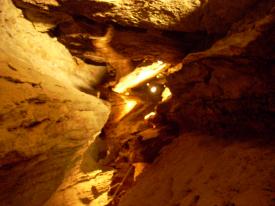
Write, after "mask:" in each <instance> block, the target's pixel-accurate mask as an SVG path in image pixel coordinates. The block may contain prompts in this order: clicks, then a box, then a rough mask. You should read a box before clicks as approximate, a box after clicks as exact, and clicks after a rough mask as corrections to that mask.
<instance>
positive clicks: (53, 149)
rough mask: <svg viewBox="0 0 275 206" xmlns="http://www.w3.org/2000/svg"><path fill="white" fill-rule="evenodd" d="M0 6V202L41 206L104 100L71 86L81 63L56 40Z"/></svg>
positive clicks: (7, 4) (97, 126)
mask: <svg viewBox="0 0 275 206" xmlns="http://www.w3.org/2000/svg"><path fill="white" fill-rule="evenodd" d="M0 10H1V14H0V19H1V28H0V37H1V42H0V88H1V89H0V183H1V188H0V205H3V206H7V205H28V206H31V205H42V204H43V203H44V202H45V201H46V200H47V199H49V198H50V196H51V195H52V194H53V193H54V192H55V190H56V189H57V188H58V186H59V185H60V184H61V183H62V182H63V181H65V180H64V178H66V177H67V176H68V174H67V173H69V172H70V171H71V168H74V165H77V162H78V161H81V158H82V154H83V152H84V151H85V150H86V149H87V148H88V146H89V145H90V144H91V143H92V142H93V141H94V139H95V134H96V133H98V132H99V131H100V130H101V128H102V127H103V125H104V123H105V122H106V120H107V118H108V114H109V105H108V104H107V103H105V102H103V101H102V100H99V99H97V98H96V97H94V96H91V95H87V94H85V93H82V92H80V91H78V90H77V89H75V87H74V86H73V84H71V82H72V78H71V77H72V75H71V71H73V70H77V69H78V70H81V69H82V67H80V66H78V65H77V64H76V62H75V60H74V59H73V57H72V56H71V55H70V53H69V52H68V51H67V49H66V48H65V47H64V46H63V45H61V44H60V43H58V42H57V41H56V40H54V39H52V38H50V37H49V36H48V35H47V34H43V33H39V32H37V31H36V30H35V28H34V27H33V26H32V24H31V23H30V22H28V21H26V20H25V19H24V18H23V16H22V13H21V11H20V10H18V9H16V8H15V7H14V6H13V4H12V3H11V1H8V0H5V1H1V5H0ZM95 169H96V168H95ZM80 172H82V170H81V171H80ZM80 172H79V173H80Z"/></svg>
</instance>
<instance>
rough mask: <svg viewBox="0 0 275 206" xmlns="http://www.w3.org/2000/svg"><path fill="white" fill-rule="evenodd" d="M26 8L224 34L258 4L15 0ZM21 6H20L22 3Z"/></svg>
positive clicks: (171, 0) (243, 0)
mask: <svg viewBox="0 0 275 206" xmlns="http://www.w3.org/2000/svg"><path fill="white" fill-rule="evenodd" d="M15 2H17V3H18V5H21V6H23V7H25V8H39V9H42V10H44V11H51V10H52V9H53V10H55V11H56V10H59V11H63V12H66V13H69V14H71V15H81V16H85V17H87V18H89V19H92V20H94V21H100V22H107V23H108V22H116V23H118V24H121V25H124V26H133V27H141V28H156V29H163V30H176V31H185V32H195V31H208V32H210V33H216V32H217V33H224V32H226V31H227V30H228V29H229V28H230V26H231V25H232V24H233V23H234V22H236V21H237V20H238V19H240V18H241V17H242V16H243V15H245V14H246V12H248V11H249V10H250V9H251V8H253V7H254V6H255V5H256V4H257V0H241V1H237V0H234V1H233V0H232V1H221V0H192V1H189V0H169V1H166V0H158V1H152V0H150V1H144V0H130V1H124V0H118V1H117V0H116V1H113V0H112V1H110V0H93V1H85V0H81V1H71V0H66V1H30V0H16V1H15ZM22 3H23V4H22Z"/></svg>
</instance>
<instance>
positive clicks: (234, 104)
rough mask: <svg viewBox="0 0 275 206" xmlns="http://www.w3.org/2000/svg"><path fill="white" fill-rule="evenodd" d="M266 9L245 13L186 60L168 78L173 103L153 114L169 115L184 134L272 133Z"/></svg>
mask: <svg viewBox="0 0 275 206" xmlns="http://www.w3.org/2000/svg"><path fill="white" fill-rule="evenodd" d="M273 6H274V5H273ZM271 8H272V7H266V10H265V11H266V12H258V10H256V11H255V10H254V11H251V14H249V15H248V16H247V17H246V18H245V19H243V20H242V21H240V22H239V23H237V24H236V25H235V26H234V27H232V29H231V31H230V33H229V35H228V36H227V37H225V38H223V39H221V40H219V41H217V42H216V43H215V44H213V46H212V47H211V48H210V49H208V50H206V51H203V52H198V53H191V54H189V55H188V56H186V57H185V58H184V59H183V61H182V69H181V70H180V71H179V72H176V73H174V74H172V75H170V76H169V77H168V86H169V87H170V89H171V91H172V93H173V98H172V101H170V103H167V104H166V105H165V104H164V105H162V106H160V108H159V112H160V113H161V112H163V114H167V113H166V112H167V111H169V112H168V114H167V116H168V117H169V118H170V119H171V120H173V121H176V122H178V123H179V124H180V125H182V128H183V129H187V130H188V129H190V128H192V129H194V128H196V129H205V131H207V132H217V131H218V130H224V129H225V130H226V131H229V130H230V131H233V130H234V131H235V132H236V130H242V129H243V130H244V131H246V132H247V131H255V130H265V129H268V130H270V129H271V131H272V128H274V127H273V126H270V122H273V121H272V111H273V108H274V98H273V95H274V91H275V87H274V83H272V82H273V80H274V65H273V63H272V61H274V48H273V49H271V48H270V47H269V46H268V45H273V44H274V38H272V36H274V26H273V25H274V11H272V10H271ZM273 8H274V7H273ZM262 9H263V7H259V10H261V11H262ZM255 14H257V15H258V16H257V15H255ZM248 22H250V23H248ZM252 22H253V23H252ZM237 25H238V26H237ZM256 48H257V49H256ZM256 50H257V52H255V51H256ZM165 111H166V112H165Z"/></svg>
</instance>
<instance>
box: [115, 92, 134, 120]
mask: <svg viewBox="0 0 275 206" xmlns="http://www.w3.org/2000/svg"><path fill="white" fill-rule="evenodd" d="M122 98H123V101H124V107H123V109H122V111H121V112H120V114H119V116H118V118H117V121H119V120H121V119H122V118H123V117H125V116H126V115H127V114H128V113H129V112H131V111H132V110H133V109H134V108H135V107H136V105H137V100H135V99H133V98H128V97H123V96H122Z"/></svg>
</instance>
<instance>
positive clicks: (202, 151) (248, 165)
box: [119, 133, 275, 206]
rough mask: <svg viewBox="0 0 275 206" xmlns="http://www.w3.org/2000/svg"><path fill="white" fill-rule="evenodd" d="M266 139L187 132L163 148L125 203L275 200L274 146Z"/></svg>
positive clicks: (224, 204)
mask: <svg viewBox="0 0 275 206" xmlns="http://www.w3.org/2000/svg"><path fill="white" fill-rule="evenodd" d="M266 144H269V143H267V142H266V143H265V144H262V145H264V147H261V146H259V142H254V143H253V142H251V141H250V142H243V141H232V139H231V140H224V139H223V138H222V137H218V138H213V137H209V136H204V135H200V134H190V133H189V134H185V135H183V136H182V137H180V138H179V139H177V140H175V142H173V143H172V144H171V145H170V146H168V147H167V148H166V149H165V150H164V151H163V152H162V154H161V155H160V158H159V159H158V160H157V161H156V162H155V164H154V165H152V166H151V167H150V168H148V169H147V171H145V172H144V173H143V174H142V175H141V176H140V177H139V179H138V181H137V183H136V184H135V186H133V188H132V189H130V190H129V192H128V193H126V195H125V196H124V197H123V198H122V200H121V202H120V204H119V205H120V206H140V205H143V206H155V205H160V206H164V205H165V206H175V205H177V206H195V205H200V206H209V205H218V206H229V205H238V206H247V205H251V206H258V205H262V206H269V205H274V189H275V181H274V178H273V177H274V173H275V168H274V164H275V154H274V145H269V146H267V145H266ZM263 168H265V169H263Z"/></svg>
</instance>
